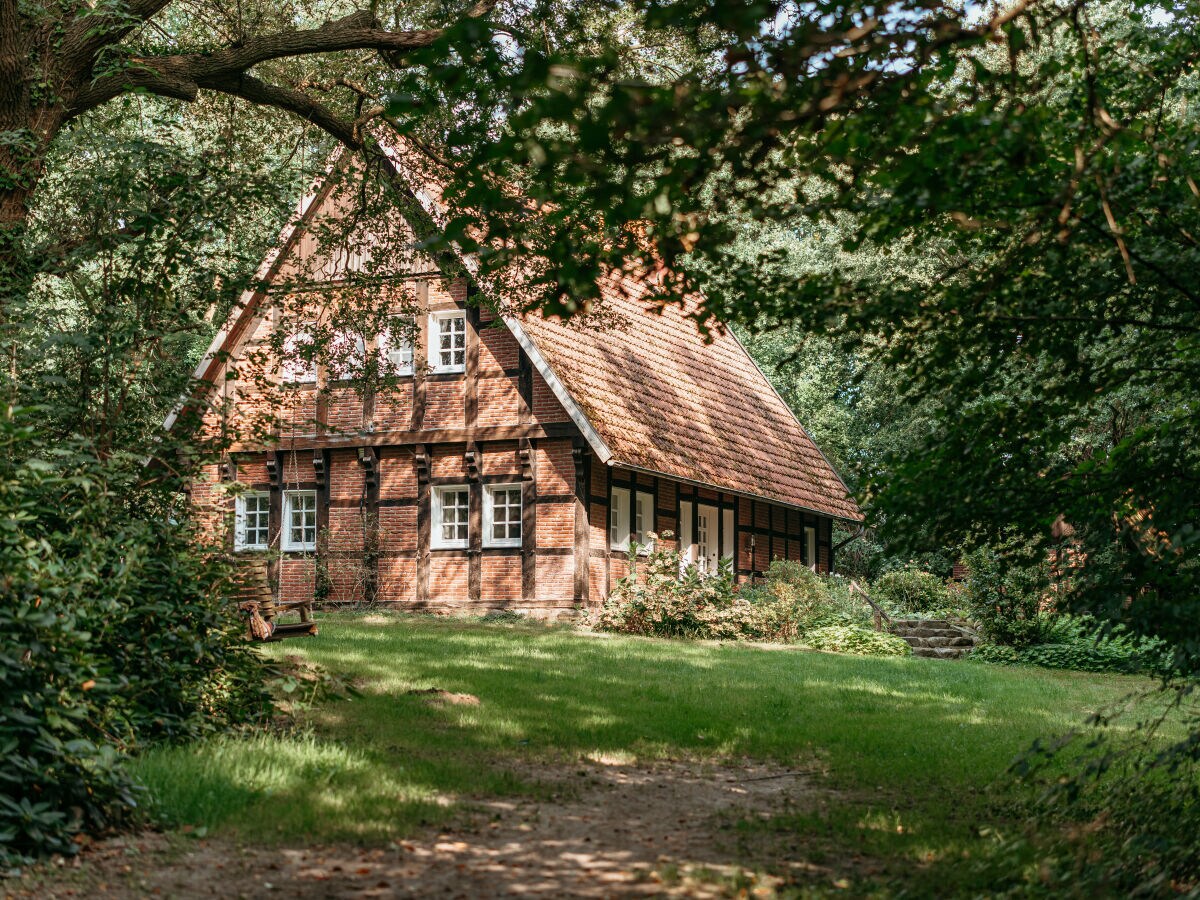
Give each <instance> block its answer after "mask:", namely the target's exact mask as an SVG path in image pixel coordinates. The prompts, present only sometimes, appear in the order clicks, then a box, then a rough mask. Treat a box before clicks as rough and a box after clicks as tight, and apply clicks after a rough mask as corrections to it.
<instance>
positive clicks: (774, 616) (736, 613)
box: [595, 547, 907, 646]
mask: <svg viewBox="0 0 1200 900" xmlns="http://www.w3.org/2000/svg"><path fill="white" fill-rule="evenodd" d="M870 621H871V617H870V613H869V611H868V609H867V607H866V605H865V604H864V603H863V602H862V600H861V599H860V598H857V597H854V596H853V595H851V593H850V590H849V585H848V583H846V582H845V581H844V579H839V578H824V577H822V576H820V575H817V574H816V573H814V572H813V571H812V570H811V569H809V568H807V567H806V566H803V565H801V564H800V563H797V562H792V561H789V560H782V559H776V560H774V561H772V563H771V565H770V566H769V567H768V569H767V571H766V573H765V577H764V579H763V581H762V582H760V583H758V584H755V585H741V586H739V589H738V590H737V591H734V589H733V584H732V578H731V567H730V566H729V565H728V561H726V562H725V563H723V564H722V568H721V571H720V573H719V574H718V575H717V576H715V577H707V576H705V575H703V574H701V573H700V572H699V571H698V570H697V569H696V568H695V567H693V566H681V560H680V557H679V554H678V553H677V552H676V551H674V550H670V549H666V548H658V547H656V548H655V549H653V550H652V551H651V552H650V553H648V554H647V555H646V556H645V557H641V556H639V555H638V553H637V552H636V551H635V552H634V553H632V554H631V555H630V574H629V575H628V576H626V577H625V578H622V579H621V580H620V581H619V582H618V583H617V585H616V587H615V588H614V590H613V592H612V594H611V595H610V596H609V599H608V600H607V601H606V602H605V604H604V606H603V607H602V608H601V610H600V612H599V614H598V615H597V617H596V620H595V625H596V627H597V628H600V629H602V630H606V631H618V632H624V633H626V634H645V635H655V636H658V637H687V638H722V639H729V638H733V639H738V640H750V641H775V642H793V641H796V640H800V639H801V638H802V637H803V636H804V635H807V634H808V633H810V632H811V631H812V630H813V629H816V628H822V627H833V628H843V629H849V630H850V631H854V630H856V629H859V628H860V627H863V626H866V625H868V624H870ZM906 646H907V645H906Z"/></svg>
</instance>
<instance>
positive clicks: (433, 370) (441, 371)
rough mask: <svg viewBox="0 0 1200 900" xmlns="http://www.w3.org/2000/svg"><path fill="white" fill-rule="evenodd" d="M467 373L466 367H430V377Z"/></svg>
mask: <svg viewBox="0 0 1200 900" xmlns="http://www.w3.org/2000/svg"><path fill="white" fill-rule="evenodd" d="M466 371H467V367H466V366H446V367H444V368H443V367H441V366H430V367H429V374H430V375H462V374H464V373H465V372H466Z"/></svg>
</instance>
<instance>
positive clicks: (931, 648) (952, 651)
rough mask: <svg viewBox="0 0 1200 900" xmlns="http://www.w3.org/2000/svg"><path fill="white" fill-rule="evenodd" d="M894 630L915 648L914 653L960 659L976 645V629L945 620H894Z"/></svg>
mask: <svg viewBox="0 0 1200 900" xmlns="http://www.w3.org/2000/svg"><path fill="white" fill-rule="evenodd" d="M891 631H892V633H893V634H895V635H897V636H898V637H902V638H904V640H906V641H907V642H908V645H909V646H910V647H912V652H913V656H923V657H926V658H929V659H959V658H960V657H962V656H963V654H965V653H967V652H968V651H970V650H971V649H972V648H973V647H974V646H975V642H976V639H975V632H973V631H972V630H971V629H970V628H967V627H966V626H965V625H960V624H958V623H957V622H948V621H946V620H944V619H894V620H892V627H891Z"/></svg>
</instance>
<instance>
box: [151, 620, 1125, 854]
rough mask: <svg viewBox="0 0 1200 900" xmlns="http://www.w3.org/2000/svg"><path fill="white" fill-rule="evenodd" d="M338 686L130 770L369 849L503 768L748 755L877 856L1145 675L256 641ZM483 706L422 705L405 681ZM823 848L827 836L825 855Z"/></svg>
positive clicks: (239, 822) (979, 801) (260, 832)
mask: <svg viewBox="0 0 1200 900" xmlns="http://www.w3.org/2000/svg"><path fill="white" fill-rule="evenodd" d="M268 652H269V653H270V654H271V655H273V656H283V655H286V654H299V655H302V656H303V657H304V658H306V659H307V660H309V661H311V662H314V663H317V664H319V665H320V666H323V667H325V668H326V669H328V670H331V671H333V672H337V673H339V674H341V675H342V676H344V677H347V678H350V679H353V680H354V682H355V683H356V684H357V686H358V687H359V688H360V690H361V692H362V696H361V697H359V698H357V699H353V700H348V701H346V700H342V701H335V702H330V703H325V704H322V705H320V706H319V707H318V708H316V709H314V710H312V711H310V712H309V713H307V714H306V715H305V717H304V726H305V727H304V728H303V729H302V733H301V734H299V735H297V734H284V735H278V736H259V737H255V738H250V739H235V738H220V739H215V740H212V741H209V742H207V743H204V744H199V745H193V746H189V747H182V748H173V749H167V750H161V751H156V752H153V753H151V754H149V755H148V756H146V757H144V758H143V759H142V760H140V762H139V765H138V770H139V774H140V776H141V778H142V779H143V780H144V782H145V783H146V785H147V786H148V787H149V789H150V791H151V795H152V797H153V799H154V804H155V805H156V807H157V808H158V809H159V810H160V812H161V813H162V815H164V816H165V817H166V818H167V820H168V821H171V822H174V823H176V824H180V825H182V824H187V825H192V826H203V827H205V828H207V829H209V830H210V831H211V830H217V831H220V832H225V833H230V834H236V835H239V836H243V837H246V838H250V837H252V838H253V839H254V840H255V841H263V840H268V841H270V840H272V839H277V840H286V841H296V840H305V841H313V842H319V841H329V840H354V841H359V842H368V843H372V842H384V841H387V840H391V839H395V838H397V837H401V836H404V835H408V834H412V833H414V832H415V831H417V830H418V829H420V828H422V827H423V826H427V825H431V824H432V825H437V824H442V823H445V822H447V821H450V820H452V819H453V818H454V817H455V816H457V815H459V814H460V812H461V809H462V807H463V806H464V805H466V806H469V804H470V802H471V800H472V798H478V797H484V796H512V795H516V794H522V793H533V794H536V793H537V792H538V791H539V790H542V788H541V787H540V786H539V785H538V784H537V782H536V781H530V780H527V779H526V780H523V779H521V778H519V777H517V776H516V775H514V774H512V771H513V769H514V768H517V769H518V770H520V771H530V770H531V769H532V768H533V767H531V766H528V765H524V766H521V765H518V766H515V767H514V765H513V764H514V763H536V762H538V761H545V760H558V759H561V760H568V759H574V758H578V756H579V755H580V754H589V753H604V754H607V755H609V756H612V755H617V756H621V757H625V758H628V759H630V760H646V759H656V758H676V759H678V758H685V759H697V760H704V759H721V758H729V757H739V758H740V757H751V758H758V759H764V760H775V761H781V762H784V763H786V764H788V765H789V766H795V767H797V768H804V769H812V770H815V771H817V772H819V773H820V776H819V777H820V778H821V780H822V783H823V784H827V785H828V786H829V787H831V788H833V789H835V790H837V791H841V792H844V795H845V798H846V800H845V802H844V803H842V804H833V805H832V807H830V808H828V809H826V810H825V811H824V812H822V813H820V814H816V813H812V814H805V815H796V816H794V817H792V818H789V819H788V820H786V821H775V822H771V823H767V824H765V825H764V824H754V825H751V824H749V823H742V825H741V826H740V827H742V828H743V829H746V830H747V834H748V836H749V837H750V838H753V833H754V831H755V829H761V828H775V829H779V828H786V829H791V830H793V831H795V833H797V834H799V835H807V836H809V837H810V838H811V842H810V843H811V845H812V847H813V848H815V849H814V851H813V852H831V853H836V852H838V845H839V842H847V841H853V842H854V847H855V850H856V851H857V852H863V853H868V854H871V855H873V856H875V857H878V858H879V859H882V860H884V861H889V860H890V861H891V863H892V864H893V865H906V864H909V863H911V862H912V861H921V860H926V861H927V860H936V859H939V858H947V857H949V856H953V855H955V854H959V853H961V852H963V850H964V849H969V848H970V845H971V842H972V841H974V840H977V838H976V837H974V835H975V833H976V826H978V825H979V824H981V823H982V822H983V821H986V816H987V815H988V809H989V806H988V800H987V797H985V794H984V792H985V790H986V789H987V788H988V786H989V785H991V784H993V783H994V782H997V780H998V779H1001V778H1002V776H1003V774H1004V772H1005V769H1006V767H1007V765H1008V764H1009V762H1010V761H1011V760H1012V759H1013V757H1014V756H1015V755H1017V754H1018V753H1020V752H1021V751H1022V750H1024V749H1025V748H1026V747H1027V746H1028V745H1029V744H1030V742H1031V741H1032V740H1034V739H1035V738H1038V737H1045V736H1051V735H1055V734H1058V733H1061V732H1063V731H1066V730H1068V729H1070V728H1073V727H1075V726H1078V725H1080V724H1081V723H1082V722H1083V720H1084V719H1085V718H1086V717H1087V715H1088V714H1089V713H1091V712H1093V711H1096V710H1098V709H1100V708H1102V707H1105V706H1106V705H1109V704H1112V703H1113V702H1115V701H1117V700H1118V699H1119V698H1121V697H1122V696H1124V695H1126V694H1127V693H1129V692H1130V691H1132V690H1134V689H1137V688H1140V687H1143V686H1145V685H1146V684H1147V682H1145V681H1144V680H1142V679H1135V678H1129V677H1118V676H1097V675H1083V674H1075V673H1062V672H1049V671H1043V670H1034V669H1005V668H999V667H992V666H986V665H982V664H972V663H955V662H942V661H936V660H924V659H912V658H905V659H894V658H889V659H875V658H863V657H853V656H841V655H834V654H824V653H813V652H805V651H800V650H789V649H773V648H755V647H752V646H746V645H735V644H728V645H714V644H691V643H682V642H668V641H661V640H650V639H642V638H627V637H613V636H595V635H584V634H578V633H575V632H573V631H571V630H567V629H562V628H544V627H540V626H536V625H524V624H515V625H506V624H485V623H481V622H478V621H460V620H451V619H435V618H427V617H417V618H408V617H385V618H381V617H378V616H376V617H374V618H372V619H371V620H369V621H367V620H364V619H363V618H361V617H358V618H356V617H352V616H347V615H338V616H327V617H325V618H323V619H322V620H321V634H320V636H319V637H317V638H314V639H305V640H292V641H288V642H285V643H282V644H276V645H272V646H270V648H269V650H268ZM433 687H436V688H442V689H445V690H449V691H455V692H462V693H469V694H473V695H475V696H477V697H478V698H480V700H481V703H480V704H479V705H478V706H444V707H434V706H431V705H429V704H428V703H427V702H425V700H424V699H423V698H422V697H420V696H419V695H410V694H409V693H408V692H409V691H411V690H414V689H424V688H433ZM822 847H825V848H826V849H825V850H824V851H822V850H821V848H822Z"/></svg>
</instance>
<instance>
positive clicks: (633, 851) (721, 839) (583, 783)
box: [4, 760, 830, 900]
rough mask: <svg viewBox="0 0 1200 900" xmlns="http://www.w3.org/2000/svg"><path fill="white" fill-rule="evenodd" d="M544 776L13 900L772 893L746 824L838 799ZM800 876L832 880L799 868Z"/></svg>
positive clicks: (116, 861)
mask: <svg viewBox="0 0 1200 900" xmlns="http://www.w3.org/2000/svg"><path fill="white" fill-rule="evenodd" d="M530 774H533V773H530ZM536 777H537V778H538V779H539V780H541V781H543V782H548V783H549V784H551V785H553V786H554V794H553V796H552V797H551V798H550V799H549V800H541V801H532V800H530V801H519V802H502V801H494V800H493V801H484V802H480V803H477V804H475V808H476V809H477V810H479V811H478V813H477V814H474V815H472V816H471V817H469V818H468V819H466V820H464V822H463V824H462V825H461V826H459V827H456V828H453V829H450V830H447V831H445V832H442V833H440V834H437V835H429V836H426V837H421V838H417V839H414V840H406V841H402V842H399V843H397V844H395V845H393V846H391V847H389V848H387V849H373V850H364V849H362V848H355V847H352V846H348V845H340V846H312V847H283V848H272V849H264V848H260V847H254V846H250V847H244V846H239V845H236V844H234V843H231V842H229V841H226V840H213V839H205V840H192V839H180V838H178V837H175V838H168V837H165V836H163V835H153V834H147V835H141V836H138V837H135V838H127V839H123V840H110V841H106V842H104V843H101V844H98V845H96V846H94V847H91V848H89V849H88V850H87V851H86V852H85V853H84V854H82V857H81V859H80V862H79V863H78V864H76V865H72V864H68V866H67V867H64V869H62V870H59V871H58V872H57V873H54V872H44V873H35V874H33V875H31V876H27V877H26V878H25V879H24V880H22V881H18V882H15V883H13V882H9V883H7V884H5V885H4V886H5V887H6V888H7V889H8V890H10V891H12V893H10V894H9V896H11V897H31V896H37V897H47V898H59V897H89V898H91V897H103V898H128V897H145V896H162V897H178V898H184V900H193V898H200V897H247V898H260V897H295V898H306V900H307V898H367V897H453V898H458V897H462V898H489V897H503V896H512V895H524V896H535V897H626V896H628V897H638V896H688V897H722V896H729V895H731V894H737V893H739V892H740V891H742V890H746V889H748V890H749V893H750V895H751V896H770V895H771V894H772V893H774V890H773V889H774V887H775V886H776V885H777V884H778V883H779V882H780V879H779V878H776V877H756V876H755V875H754V874H753V873H754V871H755V870H756V869H758V868H759V867H760V866H763V865H767V864H769V863H770V862H771V861H777V860H779V859H780V858H781V856H780V853H779V851H781V850H783V849H784V848H782V847H772V846H770V845H771V843H772V841H771V839H770V838H769V837H768V838H766V839H764V838H763V836H762V834H761V833H757V834H756V835H755V836H754V839H753V840H752V841H746V840H739V830H738V829H737V828H736V827H735V825H736V823H737V822H738V821H739V820H745V819H752V818H761V817H770V816H775V815H780V814H785V813H787V812H789V811H791V812H797V811H804V810H814V809H816V808H817V807H819V806H820V805H821V804H823V803H824V802H826V801H827V800H829V799H830V795H829V794H828V792H826V791H824V790H822V789H818V788H814V787H813V786H812V784H811V783H810V782H809V780H808V779H807V778H806V776H805V774H804V773H802V772H796V771H792V770H788V769H783V768H780V767H777V766H767V765H763V764H759V763H750V762H745V763H738V764H726V765H722V766H712V765H699V764H684V763H659V764H653V765H644V766H630V765H623V764H616V763H606V762H605V761H603V760H599V761H597V760H586V761H581V762H579V763H578V764H575V765H572V766H564V767H559V768H554V769H539V770H537V772H536ZM747 845H750V849H748V847H747ZM782 858H783V859H787V858H794V857H792V855H791V854H788V853H786V852H785V853H783V854H782ZM772 868H775V869H776V871H778V863H777V862H776V864H775V865H774V866H772ZM791 875H792V876H794V877H799V878H802V879H805V880H807V879H809V878H812V877H816V878H817V879H818V880H826V879H828V874H827V873H823V872H822V871H821V870H820V869H819V868H817V867H813V866H803V865H801V864H799V863H793V864H792V870H791ZM822 876H824V877H822ZM826 883H828V881H827V880H826ZM743 896H745V894H743Z"/></svg>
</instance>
